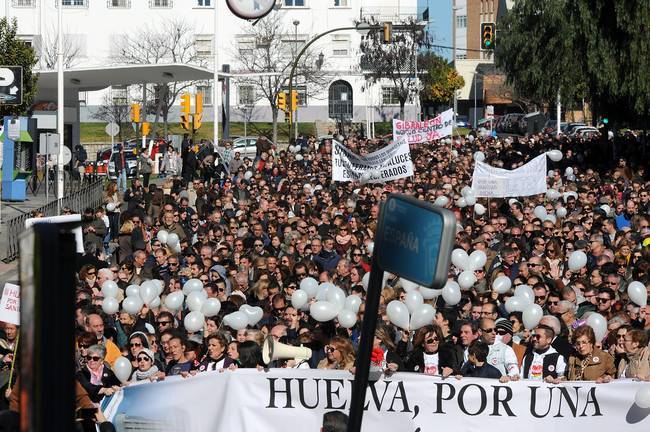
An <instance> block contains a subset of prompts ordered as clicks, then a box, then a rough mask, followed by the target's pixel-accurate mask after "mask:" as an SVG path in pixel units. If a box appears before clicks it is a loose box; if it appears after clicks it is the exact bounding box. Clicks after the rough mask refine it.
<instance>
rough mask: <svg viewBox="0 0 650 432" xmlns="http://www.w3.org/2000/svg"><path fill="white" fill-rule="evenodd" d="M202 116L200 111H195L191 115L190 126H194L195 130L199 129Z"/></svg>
mask: <svg viewBox="0 0 650 432" xmlns="http://www.w3.org/2000/svg"><path fill="white" fill-rule="evenodd" d="M197 96H198V95H197ZM202 118H203V114H201V113H196V114H194V116H193V117H192V127H193V128H194V130H195V131H197V130H199V128H200V127H201V119H202Z"/></svg>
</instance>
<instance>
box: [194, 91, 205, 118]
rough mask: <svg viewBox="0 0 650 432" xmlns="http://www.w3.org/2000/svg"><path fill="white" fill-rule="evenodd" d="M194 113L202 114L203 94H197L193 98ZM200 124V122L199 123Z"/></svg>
mask: <svg viewBox="0 0 650 432" xmlns="http://www.w3.org/2000/svg"><path fill="white" fill-rule="evenodd" d="M194 113H195V114H201V113H203V93H197V94H196V96H195V97H194ZM199 123H200V121H199Z"/></svg>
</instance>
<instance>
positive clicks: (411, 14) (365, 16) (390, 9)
mask: <svg viewBox="0 0 650 432" xmlns="http://www.w3.org/2000/svg"><path fill="white" fill-rule="evenodd" d="M417 20H418V10H417V8H408V7H399V6H386V7H362V8H361V11H360V12H359V21H363V22H366V21H377V22H384V21H389V22H394V23H399V22H404V21H417Z"/></svg>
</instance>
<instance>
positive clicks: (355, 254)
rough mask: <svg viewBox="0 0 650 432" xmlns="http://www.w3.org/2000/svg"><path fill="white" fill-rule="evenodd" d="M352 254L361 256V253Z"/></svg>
mask: <svg viewBox="0 0 650 432" xmlns="http://www.w3.org/2000/svg"><path fill="white" fill-rule="evenodd" d="M352 256H361V254H360V253H353V254H352Z"/></svg>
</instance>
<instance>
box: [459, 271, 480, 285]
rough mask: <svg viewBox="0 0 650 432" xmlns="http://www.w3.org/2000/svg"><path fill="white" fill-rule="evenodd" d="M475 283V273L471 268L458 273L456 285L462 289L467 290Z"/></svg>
mask: <svg viewBox="0 0 650 432" xmlns="http://www.w3.org/2000/svg"><path fill="white" fill-rule="evenodd" d="M475 283H476V275H475V274H474V271H473V270H465V271H463V272H462V273H461V274H459V275H458V285H459V286H460V287H461V288H462V289H464V290H468V289H470V288H471V287H472V286H474V284H475Z"/></svg>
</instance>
